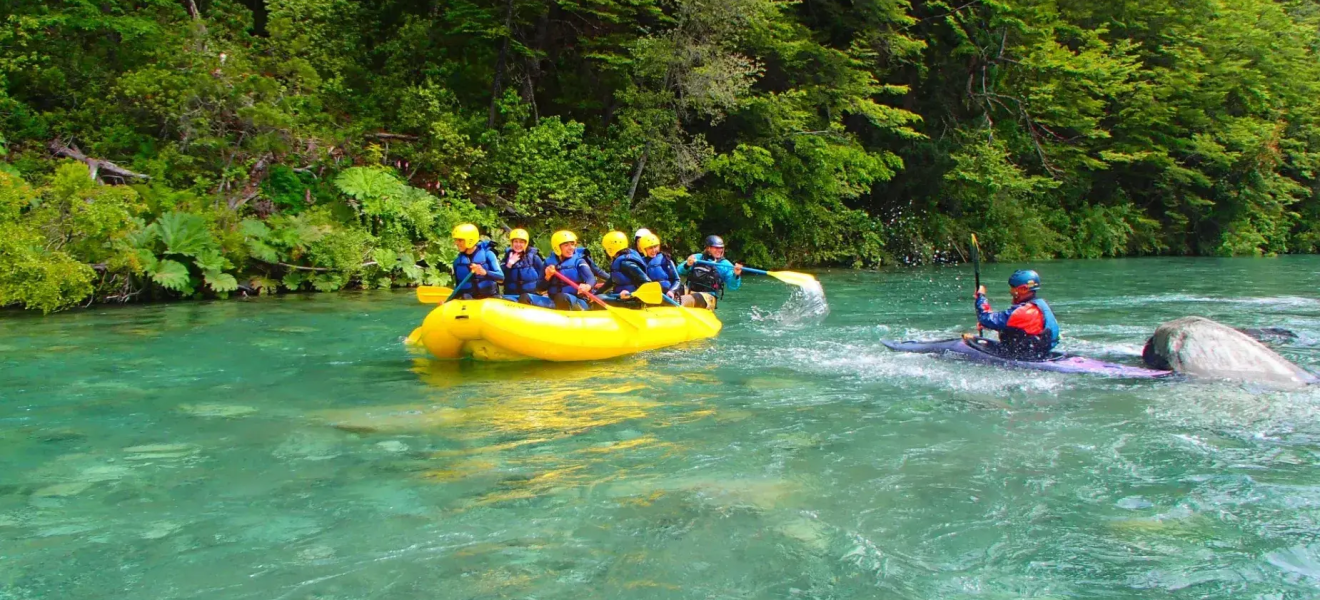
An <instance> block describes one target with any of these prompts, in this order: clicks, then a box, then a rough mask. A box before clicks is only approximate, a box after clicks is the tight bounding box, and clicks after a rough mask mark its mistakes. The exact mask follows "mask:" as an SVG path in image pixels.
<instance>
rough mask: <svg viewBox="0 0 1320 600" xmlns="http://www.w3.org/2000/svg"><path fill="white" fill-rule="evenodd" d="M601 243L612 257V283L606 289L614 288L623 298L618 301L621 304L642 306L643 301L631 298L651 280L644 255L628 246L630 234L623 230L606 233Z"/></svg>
mask: <svg viewBox="0 0 1320 600" xmlns="http://www.w3.org/2000/svg"><path fill="white" fill-rule="evenodd" d="M600 245H601V246H602V247H604V248H605V254H607V255H609V257H610V283H609V288H606V289H611V288H612V289H613V291H614V292H615V293H616V294H618V295H619V299H620V300H623V302H619V303H618V305H619V306H625V307H628V308H641V307H642V305H641V303H639V302H637V301H636V300H631V301H629V299H630V298H632V293H633V292H635V291H637V288H639V287H641V285H642V284H643V283H648V282H650V281H651V279H650V278H649V277H647V276H646V262H645V261H643V260H642V255H641V254H640V253H639V252H637V251H636V250H633V249H632V248H629V247H628V246H629V244H628V236H627V235H626V234H624V233H623V232H622V231H611V232H609V233H607V234H605V237H604V238H603V239H601V241H600Z"/></svg>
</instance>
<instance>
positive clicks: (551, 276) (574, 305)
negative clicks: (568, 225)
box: [541, 231, 596, 310]
mask: <svg viewBox="0 0 1320 600" xmlns="http://www.w3.org/2000/svg"><path fill="white" fill-rule="evenodd" d="M577 242H578V239H577V235H576V234H574V233H573V232H571V231H556V232H555V234H554V235H552V236H550V245H551V246H553V247H554V250H555V255H554V256H552V257H550V258H549V259H546V261H545V277H544V278H543V279H542V280H541V282H542V283H541V289H544V290H545V291H546V292H547V294H548V295H549V296H550V300H551V302H554V307H555V308H556V309H559V310H587V308H588V305H587V299H586V294H587V293H588V292H590V291H591V288H592V287H593V286H595V285H596V274H595V273H593V272H592V268H591V265H590V264H589V263H588V262H587V257H586V253H585V252H583V251H582V250H581V249H579V248H578V247H577ZM555 273H560V274H562V275H563V276H564V277H567V278H568V279H569V281H571V282H572V283H571V284H569V283H565V282H564V281H563V280H562V279H560V278H558V277H555Z"/></svg>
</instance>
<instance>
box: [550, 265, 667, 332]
mask: <svg viewBox="0 0 1320 600" xmlns="http://www.w3.org/2000/svg"><path fill="white" fill-rule="evenodd" d="M554 276H555V277H558V278H559V280H560V281H563V282H564V283H566V284H568V285H570V286H573V287H575V288H576V287H577V285H578V284H577V282H575V281H573V280H572V279H569V278H568V277H566V276H564V274H563V273H560V272H559V271H555V272H554ZM584 295H585V296H586V297H588V298H590V299H591V301H592V302H595V303H596V304H599V305H601V306H604V307H605V310H607V311H609V312H610V314H612V315H614V316H615V317H618V318H619V320H621V321H623V322H624V323H627V324H629V325H631V326H633V327H634V328H637V329H641V328H642V327H645V326H646V321H645V320H644V318H643V317H642V316H641V315H639V314H637V312H636V311H634V310H632V309H627V308H619V307H617V306H610V305H608V304H606V303H605V301H604V300H601V299H600V297H599V296H597V295H595V294H593V293H591V292H584Z"/></svg>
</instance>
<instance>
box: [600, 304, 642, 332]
mask: <svg viewBox="0 0 1320 600" xmlns="http://www.w3.org/2000/svg"><path fill="white" fill-rule="evenodd" d="M606 308H607V309H608V310H609V311H610V314H611V315H614V317H615V318H616V320H618V321H622V322H623V323H625V324H627V325H628V326H630V327H632V328H634V329H642V328H644V327H646V325H647V323H646V315H643V314H642V311H640V310H633V309H631V308H619V307H617V306H608V305H607V306H606Z"/></svg>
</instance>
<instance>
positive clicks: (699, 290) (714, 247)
mask: <svg viewBox="0 0 1320 600" xmlns="http://www.w3.org/2000/svg"><path fill="white" fill-rule="evenodd" d="M705 245H706V250H705V252H702V253H701V254H693V255H692V256H689V257H688V258H687V260H686V261H684V262H683V264H682V265H679V267H678V274H679V275H681V276H686V277H687V288H688V293H690V294H691V302H692V303H691V304H689V303H688V302H689V299H688V298H684V301H683V305H684V306H696V307H697V308H711V309H713V308H715V301H716V299H717V298H718V299H721V300H722V299H724V290H726V289H729V290H736V289H738V288H739V287H741V286H742V268H743V266H742V263H734V262H730V261H729V260H728V259H726V258H724V238H721V237H720V236H718V235H709V236H706V243H705ZM698 260H702V261H708V262H713V263H716V266H711V265H705V264H699V263H697V261H698Z"/></svg>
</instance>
